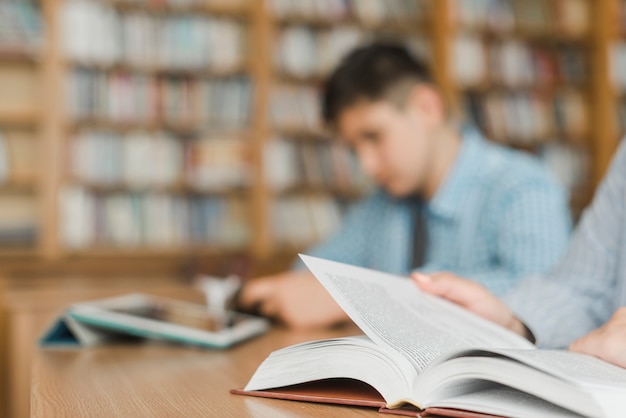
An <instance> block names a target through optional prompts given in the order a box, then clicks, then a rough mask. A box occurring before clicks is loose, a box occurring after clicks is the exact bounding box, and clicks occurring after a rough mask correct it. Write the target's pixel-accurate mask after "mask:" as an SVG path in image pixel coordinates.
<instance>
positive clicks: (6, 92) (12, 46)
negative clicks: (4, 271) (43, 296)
mask: <svg viewBox="0 0 626 418" xmlns="http://www.w3.org/2000/svg"><path fill="white" fill-rule="evenodd" d="M40 16H41V13H40V4H39V3H38V2H36V1H24V2H3V3H2V4H0V28H2V29H0V91H2V94H1V95H0V257H10V258H17V259H20V260H23V259H32V258H33V257H35V256H36V255H37V254H38V252H39V242H40V229H41V220H40V219H39V213H38V209H39V205H40V203H41V199H40V187H39V186H40V185H39V182H38V178H37V165H38V161H37V159H38V152H39V150H38V149H39V146H40V141H39V139H40V138H39V136H40V129H41V116H42V109H41V108H40V107H39V104H38V91H39V89H40V88H41V50H42V40H43V39H42V38H43V35H42V19H41V17H40Z"/></svg>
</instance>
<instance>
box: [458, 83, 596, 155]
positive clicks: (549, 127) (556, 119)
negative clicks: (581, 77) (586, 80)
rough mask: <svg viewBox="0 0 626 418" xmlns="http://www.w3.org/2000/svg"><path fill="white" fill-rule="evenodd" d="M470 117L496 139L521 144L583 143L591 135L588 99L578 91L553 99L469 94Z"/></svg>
mask: <svg viewBox="0 0 626 418" xmlns="http://www.w3.org/2000/svg"><path fill="white" fill-rule="evenodd" d="M465 99H466V110H467V113H468V115H469V116H470V117H471V118H472V119H473V120H474V121H475V122H476V123H477V124H478V126H480V127H481V128H483V129H484V130H485V131H486V132H487V133H488V134H489V135H490V136H491V137H492V139H494V140H499V141H502V142H511V143H515V144H519V145H523V144H536V143H539V142H546V141H550V140H553V139H558V138H564V139H567V140H570V141H574V142H577V141H583V140H584V137H585V135H586V134H587V132H588V128H589V126H588V125H589V124H588V115H587V107H586V100H585V98H584V97H583V94H582V93H580V92H579V91H576V90H563V91H559V92H558V93H556V94H555V95H553V96H550V95H540V94H533V93H526V92H518V93H508V92H493V93H487V94H480V93H478V94H476V93H473V94H468V95H466V97H465Z"/></svg>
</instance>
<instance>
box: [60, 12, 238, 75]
mask: <svg viewBox="0 0 626 418" xmlns="http://www.w3.org/2000/svg"><path fill="white" fill-rule="evenodd" d="M61 11H62V12H61V16H62V17H61V23H60V25H59V26H60V30H61V40H62V44H63V46H64V50H65V56H66V57H68V58H69V59H70V60H73V61H76V62H81V63H90V64H101V65H114V64H126V65H132V66H141V67H148V68H155V67H156V68H166V69H177V70H180V69H183V70H208V69H212V70H215V71H230V70H233V69H238V68H240V67H241V66H242V65H243V63H244V57H245V55H246V54H245V50H246V42H245V41H246V31H245V28H244V26H243V25H242V24H241V23H239V22H237V21H234V20H232V19H223V18H212V17H206V16H204V17H203V16H194V15H191V14H190V15H178V14H174V15H153V14H149V13H146V12H137V11H129V12H120V11H118V10H116V9H115V8H113V7H112V6H111V5H107V4H106V3H104V2H96V1H89V0H68V1H65V2H63V5H62V9H61Z"/></svg>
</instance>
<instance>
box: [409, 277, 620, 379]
mask: <svg viewBox="0 0 626 418" xmlns="http://www.w3.org/2000/svg"><path fill="white" fill-rule="evenodd" d="M412 278H413V280H414V281H415V282H416V284H417V285H418V286H419V287H420V288H421V289H422V290H424V291H425V292H428V293H431V294H434V295H437V296H440V297H443V298H446V299H448V300H450V301H452V302H455V303H457V304H459V305H461V306H463V307H464V308H466V309H468V310H470V311H472V312H474V313H475V314H477V315H480V316H482V317H483V318H486V319H489V320H491V321H493V322H495V323H497V324H498V325H501V326H503V327H505V328H508V329H510V330H511V331H513V332H516V333H518V334H520V335H522V336H525V337H526V338H528V339H530V340H531V341H532V340H533V339H534V336H533V335H532V333H530V331H529V330H528V328H527V327H526V326H525V325H524V323H522V321H520V320H519V319H518V318H517V317H516V316H515V315H514V314H513V312H512V311H511V310H510V309H509V308H508V307H507V306H506V305H505V304H504V303H503V302H502V301H500V300H498V299H497V298H496V297H495V296H494V295H493V294H491V293H490V292H489V291H488V290H487V289H485V288H484V287H482V286H481V285H479V284H478V283H476V282H473V281H471V280H466V279H461V278H459V277H457V276H455V275H453V274H450V273H435V274H432V275H424V274H420V273H414V274H413V275H412ZM569 349H570V350H572V351H577V352H580V353H584V354H589V355H592V356H596V357H599V358H601V359H603V360H605V361H608V362H609V363H613V364H615V365H617V366H620V367H624V368H626V307H622V308H620V309H618V310H617V311H616V312H615V313H614V314H613V316H612V317H611V319H610V320H609V321H608V322H607V323H606V324H604V325H603V326H602V327H600V328H598V329H596V330H594V331H592V332H591V333H589V334H588V335H586V336H584V337H581V338H579V339H578V340H576V341H575V342H574V343H572V344H571V345H570V347H569Z"/></svg>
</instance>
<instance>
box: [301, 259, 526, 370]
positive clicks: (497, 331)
mask: <svg viewBox="0 0 626 418" xmlns="http://www.w3.org/2000/svg"><path fill="white" fill-rule="evenodd" d="M300 257H301V258H302V260H303V261H304V263H305V264H306V265H307V267H308V268H309V269H310V270H311V272H312V273H313V274H314V275H315V276H316V277H317V279H318V280H319V281H320V283H321V284H322V285H323V286H324V287H325V288H326V290H327V291H328V292H329V293H330V295H331V296H332V297H333V298H334V299H335V301H336V302H337V303H338V304H339V306H340V307H341V308H342V309H343V310H344V311H345V312H346V314H348V316H349V317H350V318H351V319H352V320H353V321H354V322H355V323H356V324H357V325H358V326H359V328H361V330H363V332H364V333H365V334H366V335H367V336H368V337H370V338H371V339H372V340H373V341H374V342H376V343H377V344H379V345H381V346H384V347H390V348H391V349H393V350H395V351H397V352H399V353H401V354H402V355H404V356H405V357H406V358H407V359H409V361H410V362H411V363H412V364H413V366H414V367H415V369H416V370H417V371H418V372H421V371H422V370H423V369H424V368H425V367H426V366H427V365H428V364H429V363H430V362H431V361H433V360H434V359H435V358H437V357H439V356H440V355H441V354H443V353H446V352H450V351H456V350H463V349H467V348H476V347H481V348H498V347H499V348H507V347H508V348H534V346H533V345H532V344H531V343H529V342H528V341H526V340H525V339H523V338H522V337H520V336H518V335H517V334H514V333H513V332H511V331H508V330H506V329H504V328H502V327H499V326H497V325H495V324H492V323H491V322H488V321H487V320H484V319H482V318H480V317H478V316H476V315H474V314H472V313H470V312H468V311H466V310H465V309H462V308H460V307H458V306H456V305H454V304H452V303H449V302H447V301H444V300H442V299H439V298H436V297H433V296H431V295H428V294H425V293H424V292H422V291H420V290H419V289H418V288H417V286H416V285H415V284H414V283H413V282H412V281H411V280H409V279H408V278H406V277H400V276H394V275H390V274H386V273H381V272H377V271H373V270H369V269H365V268H360V267H355V266H350V265H347V264H342V263H337V262H334V261H328V260H323V259H320V258H315V257H310V256H304V255H301V256H300Z"/></svg>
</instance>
